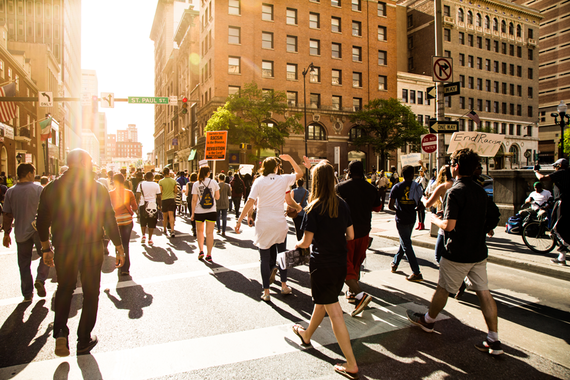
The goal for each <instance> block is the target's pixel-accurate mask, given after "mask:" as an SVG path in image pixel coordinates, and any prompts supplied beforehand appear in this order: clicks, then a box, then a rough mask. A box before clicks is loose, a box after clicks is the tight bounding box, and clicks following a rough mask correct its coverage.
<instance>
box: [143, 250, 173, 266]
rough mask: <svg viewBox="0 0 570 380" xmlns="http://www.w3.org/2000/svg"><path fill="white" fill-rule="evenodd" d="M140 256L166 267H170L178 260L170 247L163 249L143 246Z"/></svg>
mask: <svg viewBox="0 0 570 380" xmlns="http://www.w3.org/2000/svg"><path fill="white" fill-rule="evenodd" d="M142 254H143V256H144V257H146V258H147V259H149V260H150V261H155V262H159V263H165V264H166V265H172V264H174V262H175V261H177V260H178V257H177V256H176V254H174V251H172V248H170V247H168V248H166V249H164V248H160V247H157V246H156V245H155V246H154V247H147V246H145V247H144V250H143V251H142Z"/></svg>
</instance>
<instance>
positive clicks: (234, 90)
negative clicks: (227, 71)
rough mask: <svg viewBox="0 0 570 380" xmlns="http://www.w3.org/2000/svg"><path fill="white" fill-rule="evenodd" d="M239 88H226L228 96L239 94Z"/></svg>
mask: <svg viewBox="0 0 570 380" xmlns="http://www.w3.org/2000/svg"><path fill="white" fill-rule="evenodd" d="M240 89H241V87H240V86H228V95H235V94H239V91H240Z"/></svg>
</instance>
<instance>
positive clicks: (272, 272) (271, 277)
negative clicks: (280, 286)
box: [269, 267, 277, 285]
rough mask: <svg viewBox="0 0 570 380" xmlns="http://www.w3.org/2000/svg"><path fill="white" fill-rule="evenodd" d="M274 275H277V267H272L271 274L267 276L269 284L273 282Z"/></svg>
mask: <svg viewBox="0 0 570 380" xmlns="http://www.w3.org/2000/svg"><path fill="white" fill-rule="evenodd" d="M275 276H277V267H275V268H273V270H272V271H271V275H270V276H269V285H271V284H273V283H274V282H275Z"/></svg>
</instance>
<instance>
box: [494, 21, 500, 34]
mask: <svg viewBox="0 0 570 380" xmlns="http://www.w3.org/2000/svg"><path fill="white" fill-rule="evenodd" d="M493 31H494V32H498V31H499V21H497V19H496V18H494V19H493Z"/></svg>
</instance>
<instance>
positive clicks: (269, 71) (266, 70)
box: [261, 61, 273, 78]
mask: <svg viewBox="0 0 570 380" xmlns="http://www.w3.org/2000/svg"><path fill="white" fill-rule="evenodd" d="M261 76H262V77H263V78H273V61H261Z"/></svg>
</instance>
